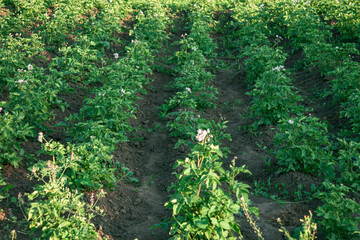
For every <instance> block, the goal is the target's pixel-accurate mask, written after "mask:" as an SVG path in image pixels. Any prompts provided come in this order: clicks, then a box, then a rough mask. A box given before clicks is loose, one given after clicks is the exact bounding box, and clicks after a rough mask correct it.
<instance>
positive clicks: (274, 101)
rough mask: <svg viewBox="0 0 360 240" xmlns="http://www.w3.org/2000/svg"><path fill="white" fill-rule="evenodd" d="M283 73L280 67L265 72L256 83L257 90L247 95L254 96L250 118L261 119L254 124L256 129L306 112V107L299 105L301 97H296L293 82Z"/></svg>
mask: <svg viewBox="0 0 360 240" xmlns="http://www.w3.org/2000/svg"><path fill="white" fill-rule="evenodd" d="M281 71H282V69H280V67H279V70H276V69H273V70H270V71H266V72H264V73H263V74H262V75H261V77H260V78H259V79H258V80H257V81H256V83H255V88H254V89H253V90H252V91H251V92H249V93H247V94H248V95H251V96H253V100H252V101H251V107H250V110H251V115H250V116H251V117H256V118H260V119H258V120H257V121H256V122H255V123H254V124H253V127H254V128H255V129H257V128H258V126H259V125H261V124H266V125H273V124H276V123H278V122H279V121H280V120H282V119H289V117H290V116H294V115H295V116H296V115H300V114H301V113H302V112H303V111H304V107H303V106H301V105H298V104H297V102H298V101H300V100H301V99H302V98H301V96H299V95H296V92H295V90H296V89H295V88H294V87H292V86H291V80H290V79H289V78H287V77H286V76H285V75H284V74H283V73H282V72H281ZM284 99H287V100H286V101H284Z"/></svg>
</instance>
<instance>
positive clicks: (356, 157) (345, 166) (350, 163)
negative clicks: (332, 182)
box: [338, 139, 360, 191]
mask: <svg viewBox="0 0 360 240" xmlns="http://www.w3.org/2000/svg"><path fill="white" fill-rule="evenodd" d="M339 141H340V142H341V144H342V146H343V148H342V149H341V150H340V151H339V157H338V166H339V172H341V176H340V178H339V179H338V182H339V183H342V184H345V185H347V186H349V187H351V188H352V189H354V190H355V191H360V143H358V142H355V141H350V142H348V141H346V140H343V139H339Z"/></svg>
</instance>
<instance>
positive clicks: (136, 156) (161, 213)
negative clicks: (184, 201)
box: [95, 73, 180, 240]
mask: <svg viewBox="0 0 360 240" xmlns="http://www.w3.org/2000/svg"><path fill="white" fill-rule="evenodd" d="M151 78H152V79H153V82H152V83H151V84H150V86H149V87H148V89H147V92H148V94H147V95H142V96H141V98H142V99H141V100H140V101H139V102H138V109H139V111H138V113H137V114H136V115H137V119H136V120H134V121H133V125H134V126H137V127H138V128H140V130H139V131H138V132H137V133H136V134H135V136H134V137H135V138H136V139H137V140H133V141H130V142H127V143H122V144H119V148H118V149H117V150H116V152H115V153H114V160H115V161H116V160H118V161H120V162H121V163H124V164H125V166H126V167H128V168H130V169H131V170H132V171H133V172H134V176H135V177H136V178H137V179H138V180H139V183H138V184H133V183H126V182H123V183H120V185H121V186H120V187H119V188H118V189H116V190H115V191H113V192H109V194H108V195H107V197H106V198H105V199H103V200H101V201H100V207H102V208H104V209H105V213H106V214H107V216H105V217H102V218H100V217H98V218H97V219H96V221H95V222H96V224H97V225H98V226H102V231H103V232H104V233H106V234H108V235H110V236H111V237H112V238H113V239H136V238H137V239H139V240H161V239H168V238H169V235H168V232H167V231H164V230H162V229H161V228H156V229H150V227H151V226H153V225H154V224H158V223H161V222H162V221H163V220H164V219H165V218H169V217H170V214H171V213H170V211H168V210H167V209H166V208H165V207H164V203H165V202H166V201H168V193H167V187H168V186H170V185H171V180H172V174H171V173H172V166H173V164H174V163H175V160H176V159H177V158H178V157H180V156H179V154H178V151H177V150H174V149H173V148H174V145H175V142H174V139H171V138H170V136H169V134H168V133H167V131H166V127H165V122H164V121H162V120H161V119H160V117H159V116H158V114H159V111H158V110H157V107H159V106H160V105H161V104H163V103H164V102H165V100H166V99H168V98H170V96H171V95H172V92H171V91H169V90H166V89H165V85H166V84H167V83H168V82H169V81H170V80H171V77H170V76H168V75H165V74H161V73H154V74H153V75H152V76H151Z"/></svg>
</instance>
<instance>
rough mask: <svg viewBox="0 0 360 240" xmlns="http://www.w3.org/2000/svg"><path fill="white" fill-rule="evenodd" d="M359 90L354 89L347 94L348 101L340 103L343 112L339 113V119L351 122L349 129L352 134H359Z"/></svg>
mask: <svg viewBox="0 0 360 240" xmlns="http://www.w3.org/2000/svg"><path fill="white" fill-rule="evenodd" d="M359 96H360V89H354V90H353V91H350V92H349V96H348V100H347V101H346V102H343V103H342V107H343V108H344V110H342V111H341V112H340V116H341V117H346V118H348V119H349V120H350V122H351V128H352V130H353V132H354V133H356V134H359V133H360V122H359V119H360V108H359V106H360V100H359Z"/></svg>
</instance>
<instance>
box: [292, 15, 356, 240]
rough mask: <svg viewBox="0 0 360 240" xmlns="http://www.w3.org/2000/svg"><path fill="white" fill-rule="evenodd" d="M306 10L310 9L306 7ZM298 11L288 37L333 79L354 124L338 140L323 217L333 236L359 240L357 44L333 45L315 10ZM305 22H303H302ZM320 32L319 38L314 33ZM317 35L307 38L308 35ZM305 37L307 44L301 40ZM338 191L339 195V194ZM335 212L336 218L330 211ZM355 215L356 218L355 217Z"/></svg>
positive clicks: (333, 90)
mask: <svg viewBox="0 0 360 240" xmlns="http://www.w3.org/2000/svg"><path fill="white" fill-rule="evenodd" d="M305 9H306V8H305ZM306 12H307V13H308V14H305V13H304V11H294V13H293V14H291V15H290V16H289V18H288V21H289V23H287V22H286V21H285V23H286V24H287V25H288V36H289V38H290V39H294V41H296V42H298V43H299V44H298V45H295V44H294V45H295V46H294V47H298V48H301V49H303V51H304V54H305V56H306V62H308V63H309V65H310V67H317V68H318V69H319V70H320V72H321V73H322V74H323V75H325V76H327V77H329V78H331V79H332V80H330V85H331V90H330V93H331V94H332V95H333V104H340V105H341V111H340V117H346V118H348V119H349V121H350V123H351V129H352V133H351V134H350V136H349V137H347V139H340V138H339V139H338V140H339V142H340V147H339V149H338V154H337V155H338V156H337V159H334V165H335V167H336V169H338V171H339V174H338V176H339V177H337V178H335V179H333V180H334V181H336V183H337V185H334V184H331V183H329V184H328V185H327V188H328V191H329V192H330V193H333V192H334V193H333V194H332V195H330V194H325V193H324V194H323V195H322V200H323V201H324V202H325V203H327V205H324V206H322V207H321V208H320V210H322V216H323V217H324V218H325V219H326V220H325V223H327V226H326V229H327V230H331V231H330V232H331V234H330V237H333V238H338V237H345V238H346V237H348V238H354V239H355V238H358V237H359V236H360V233H359V225H358V223H359V221H360V218H359V217H357V216H356V214H358V213H360V204H359V203H358V202H356V201H355V199H356V198H358V197H359V195H358V194H359V190H360V188H359V180H360V165H359V164H360V148H359V146H360V145H359V142H358V135H359V132H360V131H359V117H360V114H359V113H360V112H359V106H360V100H359V99H358V94H359V93H360V92H359V91H360V85H359V82H358V79H359V77H360V64H359V63H357V62H355V61H353V59H352V56H353V55H356V54H358V53H359V52H358V51H357V49H356V45H355V44H352V43H341V42H337V43H335V45H334V44H332V43H331V42H330V40H331V36H332V33H331V32H330V30H329V29H328V28H326V25H325V23H323V22H321V21H320V22H319V21H317V19H316V15H314V14H311V11H306ZM300 22H301V23H300ZM298 25H307V26H308V27H307V29H306V32H305V31H302V30H304V29H300V30H297V31H296V34H294V32H295V27H296V26H298ZM315 32H316V33H317V35H316V36H314V35H312V34H311V33H315ZM309 33H310V36H313V37H312V38H311V37H310V36H308V37H305V34H306V35H308V34H309ZM301 38H305V39H306V40H307V41H304V42H303V41H301V42H300V41H299V39H301ZM335 192H336V195H335ZM356 196H357V197H356ZM330 211H332V213H333V214H332V215H330V214H329V212H330ZM339 212H342V213H344V212H345V213H346V216H348V217H346V216H342V215H340V216H341V218H339V216H336V217H334V214H335V213H339ZM354 214H355V215H354Z"/></svg>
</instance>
